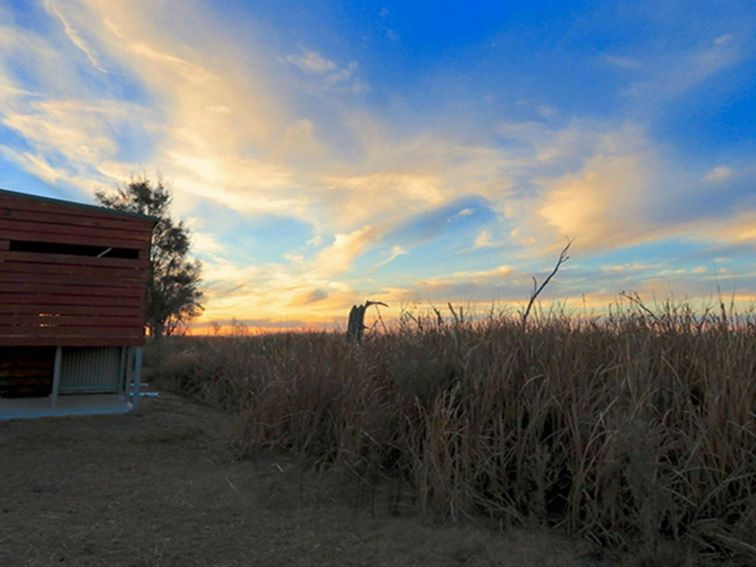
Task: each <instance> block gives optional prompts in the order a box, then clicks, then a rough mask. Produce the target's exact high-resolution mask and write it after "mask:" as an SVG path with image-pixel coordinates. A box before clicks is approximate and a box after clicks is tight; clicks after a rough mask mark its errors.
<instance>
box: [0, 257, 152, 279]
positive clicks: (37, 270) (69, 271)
mask: <svg viewBox="0 0 756 567" xmlns="http://www.w3.org/2000/svg"><path fill="white" fill-rule="evenodd" d="M0 271H2V272H6V273H13V274H19V275H21V274H35V275H43V274H44V275H48V274H49V275H56V276H81V277H89V276H91V277H95V278H110V279H114V280H120V279H134V280H138V281H141V282H146V281H147V279H148V277H149V271H148V269H147V268H120V267H112V266H72V265H64V264H35V263H33V262H15V261H10V260H8V261H5V262H2V261H0Z"/></svg>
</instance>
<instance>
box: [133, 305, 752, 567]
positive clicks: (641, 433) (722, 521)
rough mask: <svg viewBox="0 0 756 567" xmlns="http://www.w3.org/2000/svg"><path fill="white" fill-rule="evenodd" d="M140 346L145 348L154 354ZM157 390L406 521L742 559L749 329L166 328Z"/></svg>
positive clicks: (513, 325)
mask: <svg viewBox="0 0 756 567" xmlns="http://www.w3.org/2000/svg"><path fill="white" fill-rule="evenodd" d="M152 346H153V347H154V345H152ZM148 363H149V364H151V365H152V368H153V370H154V369H155V368H156V367H159V376H160V379H161V380H162V383H163V384H164V385H169V386H170V387H172V388H174V389H176V390H178V391H180V392H183V393H188V394H190V395H192V396H194V397H197V398H199V399H201V400H203V401H206V402H208V403H211V404H213V405H216V406H218V407H221V408H223V409H225V410H228V411H230V412H234V413H235V414H236V423H235V427H234V435H233V439H234V443H235V444H236V445H237V446H238V448H239V449H240V450H241V451H242V452H249V453H252V452H253V451H255V450H257V449H258V448H260V447H275V448H286V449H291V450H294V451H296V452H297V453H298V454H300V455H302V456H305V457H306V458H308V459H309V461H310V462H311V463H313V465H316V466H333V467H335V468H338V469H339V470H341V471H350V472H351V473H353V478H354V479H355V480H354V482H355V483H361V485H362V487H363V489H364V494H365V505H366V506H369V505H370V502H371V498H372V497H373V496H372V495H374V494H375V491H376V490H377V489H378V488H379V487H381V489H385V487H387V486H388V487H390V490H393V491H394V494H395V502H396V504H397V506H398V505H399V504H400V503H404V504H403V505H406V502H410V503H411V506H412V509H413V510H414V511H415V512H417V513H419V514H423V515H431V516H433V517H437V518H442V519H447V520H449V521H454V520H463V519H464V520H470V521H473V522H481V523H484V524H486V525H489V526H490V525H494V526H500V527H502V528H507V527H508V526H512V525H536V524H537V525H542V526H544V525H545V526H549V527H551V528H553V529H554V530H557V531H561V532H563V533H566V534H569V535H572V536H577V537H580V538H584V539H587V540H589V541H592V542H595V543H597V544H599V545H601V546H602V547H604V548H608V549H613V550H618V551H621V552H624V553H631V554H633V555H634V556H635V557H636V558H637V561H638V564H648V565H654V564H659V565H674V564H686V562H688V563H687V564H690V562H691V561H709V560H711V561H715V560H723V559H728V560H730V561H732V562H734V563H735V564H749V563H752V562H756V535H755V534H756V320H755V319H754V317H753V316H752V314H750V315H749V314H746V315H739V316H738V315H735V314H733V313H729V312H728V311H727V310H726V309H724V308H723V310H722V312H721V313H720V314H718V315H712V314H706V315H703V316H700V315H696V314H695V313H694V312H693V311H692V310H691V309H690V308H688V307H686V306H684V305H682V306H673V305H669V304H667V305H665V306H663V308H661V309H648V308H647V307H646V306H644V305H642V304H635V305H633V306H631V308H628V309H625V310H621V311H617V310H615V311H614V312H612V313H610V314H609V315H608V316H604V317H602V318H585V317H574V316H573V317H570V316H566V315H559V314H557V315H543V314H542V315H541V316H539V317H534V318H533V320H531V321H529V322H528V324H527V326H523V325H522V322H521V321H520V320H519V319H517V318H515V317H509V316H507V315H490V316H488V317H483V318H480V319H464V318H463V317H462V316H461V314H460V313H459V312H458V311H452V312H450V313H449V315H448V316H447V315H446V314H441V313H438V312H435V313H433V312H431V313H430V314H429V315H428V316H424V317H421V316H418V315H409V314H405V316H403V317H402V319H401V321H399V322H398V323H396V324H395V325H393V326H390V328H389V329H387V330H385V331H384V332H380V333H372V334H369V336H368V337H367V339H366V340H365V342H364V343H363V344H362V345H356V344H349V343H347V342H346V341H345V340H344V338H343V336H342V335H340V334H336V333H307V334H279V335H265V336H254V337H252V336H243V335H242V334H240V335H239V336H233V337H207V338H196V337H195V338H191V337H183V338H182V337H176V338H171V339H168V340H165V341H164V342H163V344H162V346H161V347H160V353H158V352H157V351H156V350H155V349H154V348H153V349H152V351H151V352H150V353H149V357H148Z"/></svg>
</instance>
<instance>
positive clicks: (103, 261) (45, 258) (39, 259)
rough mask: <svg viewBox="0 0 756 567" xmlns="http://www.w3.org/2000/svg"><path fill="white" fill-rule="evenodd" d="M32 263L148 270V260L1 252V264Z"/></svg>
mask: <svg viewBox="0 0 756 567" xmlns="http://www.w3.org/2000/svg"><path fill="white" fill-rule="evenodd" d="M3 261H12V262H32V263H35V264H56V265H69V266H103V267H104V266H109V267H119V268H133V269H135V270H136V269H146V268H147V267H148V266H149V265H150V263H149V261H148V260H138V259H134V260H130V259H125V258H97V257H96V256H70V255H67V254H38V253H36V252H0V262H3Z"/></svg>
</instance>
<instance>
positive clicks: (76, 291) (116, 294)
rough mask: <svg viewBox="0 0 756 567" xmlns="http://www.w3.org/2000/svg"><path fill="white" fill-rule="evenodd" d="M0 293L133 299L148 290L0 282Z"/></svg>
mask: <svg viewBox="0 0 756 567" xmlns="http://www.w3.org/2000/svg"><path fill="white" fill-rule="evenodd" d="M0 293H19V294H31V293H33V294H37V295H42V296H47V295H65V296H69V295H72V296H83V297H92V296H99V297H112V298H118V299H121V298H131V297H142V296H143V295H144V294H145V293H146V290H145V289H143V288H136V287H113V286H98V285H76V284H70V285H65V284H58V283H45V282H34V283H4V282H0Z"/></svg>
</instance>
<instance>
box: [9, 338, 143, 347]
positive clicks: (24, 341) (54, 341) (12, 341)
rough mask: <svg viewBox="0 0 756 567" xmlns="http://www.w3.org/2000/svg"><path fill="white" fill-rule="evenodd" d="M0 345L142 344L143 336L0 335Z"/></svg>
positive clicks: (85, 345)
mask: <svg viewBox="0 0 756 567" xmlns="http://www.w3.org/2000/svg"><path fill="white" fill-rule="evenodd" d="M2 346H12V347H23V346H40V347H42V346H61V347H66V346H75V347H97V346H144V337H101V336H90V337H87V336H82V337H10V336H2V335H0V347H2Z"/></svg>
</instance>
